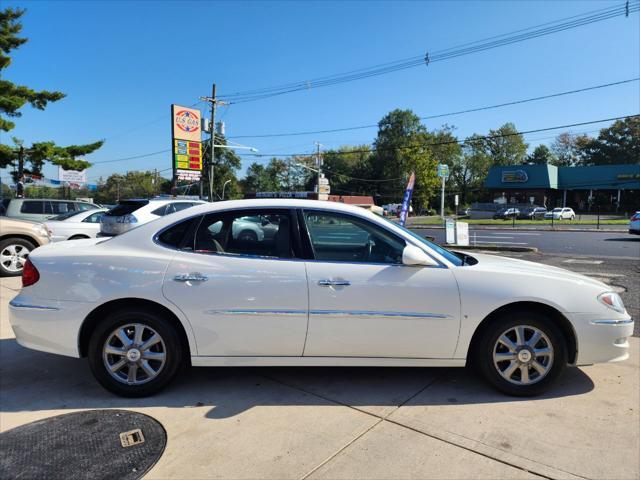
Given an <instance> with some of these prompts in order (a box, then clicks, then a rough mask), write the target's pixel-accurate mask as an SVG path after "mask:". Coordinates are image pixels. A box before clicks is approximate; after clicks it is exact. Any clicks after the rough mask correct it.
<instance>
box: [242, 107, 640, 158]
mask: <svg viewBox="0 0 640 480" xmlns="http://www.w3.org/2000/svg"><path fill="white" fill-rule="evenodd" d="M636 117H640V114H635V115H625V116H622V117H611V118H603V119H600V120H591V121H588V122H579V123H571V124H567V125H559V126H556V127H545V128H538V129H535V130H526V131H521V132H512V133H505V134H498V135H484V136H477V137H473V138H470V137H469V138H466V139H464V140H447V141H443V142H435V143H424V142H420V143H414V144H411V145H403V146H399V147H392V148H367V149H362V150H349V151H337V152H336V151H333V152H331V154H332V155H351V154H357V153H374V152H381V151H395V150H406V149H410V148H419V147H434V146H439V145H452V144H456V143H457V144H461V145H462V144H465V143H469V142H478V141H482V140H491V139H496V138H505V137H513V136H517V135H528V134H531V133H539V132H548V131H550V130H560V129H563V128H571V127H579V126H583V125H592V124H594V123H604V122H613V121H616V120H623V119H628V118H636ZM236 155H238V156H240V157H255V158H262V157H276V158H277V157H302V156H305V155H308V153H286V154H276V155H273V154H269V153H238V154H236Z"/></svg>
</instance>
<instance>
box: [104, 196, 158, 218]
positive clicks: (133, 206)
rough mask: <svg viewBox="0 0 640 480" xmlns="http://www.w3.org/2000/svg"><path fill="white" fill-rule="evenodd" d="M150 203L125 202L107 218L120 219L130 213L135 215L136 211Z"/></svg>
mask: <svg viewBox="0 0 640 480" xmlns="http://www.w3.org/2000/svg"><path fill="white" fill-rule="evenodd" d="M148 203H149V201H148V200H124V201H122V202H120V203H119V204H118V205H116V206H115V207H113V208H112V209H111V210H109V211H108V212H107V213H105V216H107V217H120V216H122V215H127V214H129V213H133V212H135V211H136V210H138V209H140V208H142V207H144V206H145V205H147V204H148Z"/></svg>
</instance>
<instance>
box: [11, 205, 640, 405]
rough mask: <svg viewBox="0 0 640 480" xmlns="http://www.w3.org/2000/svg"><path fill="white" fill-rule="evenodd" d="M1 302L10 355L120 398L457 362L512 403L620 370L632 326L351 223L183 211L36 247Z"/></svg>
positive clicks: (494, 269)
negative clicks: (33, 358)
mask: <svg viewBox="0 0 640 480" xmlns="http://www.w3.org/2000/svg"><path fill="white" fill-rule="evenodd" d="M22 281H23V288H22V290H21V292H20V294H19V295H18V296H17V297H15V298H14V299H13V300H12V301H11V302H10V316H11V324H12V326H13V330H14V332H15V335H16V338H17V340H18V342H19V343H20V344H21V345H23V346H25V347H28V348H33V349H36V350H42V351H45V352H51V353H57V354H61V355H68V356H72V357H88V361H89V365H90V367H91V370H92V371H93V373H94V375H95V377H96V378H97V380H98V381H99V382H100V383H101V384H102V385H103V386H104V387H105V388H107V389H108V390H111V391H112V392H115V393H117V394H120V395H125V396H143V395H149V394H152V393H154V392H157V391H158V390H159V389H161V388H163V387H165V386H166V385H167V384H168V383H169V382H170V381H171V380H172V379H173V378H174V377H175V376H176V375H177V374H178V372H179V371H180V369H181V368H182V367H184V366H185V365H188V364H191V365H194V366H217V367H221V366H266V365H270V366H293V365H295V366H302V365H308V366H317V365H323V366H345V365H348V366H398V367H401V366H412V367H416V366H423V367H431V366H438V367H441V366H450V367H462V366H464V365H466V364H470V365H473V366H475V367H477V370H478V371H479V372H480V373H481V374H482V375H483V376H484V377H485V378H486V380H487V381H488V382H489V383H491V384H492V385H493V386H494V387H496V388H498V389H499V390H501V391H502V392H505V393H507V394H510V395H534V394H538V393H540V392H542V391H544V390H545V389H546V388H548V387H549V386H550V385H551V384H552V382H553V381H554V380H555V379H556V378H557V377H558V375H560V374H561V372H562V371H563V369H564V368H565V367H566V366H567V365H584V364H591V363H596V362H611V361H620V360H624V359H626V358H627V357H628V355H629V353H628V351H629V343H628V337H629V336H630V335H632V332H633V321H632V319H631V317H630V316H629V315H628V314H627V312H626V310H625V308H624V305H623V304H622V301H621V299H620V297H619V296H618V295H617V294H616V293H614V292H612V291H611V288H610V287H608V286H607V285H605V284H603V283H601V282H598V281H595V280H592V279H590V278H587V277H585V276H582V275H579V274H576V273H572V272H569V271H566V270H562V269H560V268H554V267H548V266H544V265H539V264H536V263H531V262H525V261H521V260H514V259H508V258H502V257H498V256H493V255H481V254H477V255H476V254H473V255H468V254H463V253H457V252H451V251H448V250H446V249H444V248H442V247H440V246H438V245H435V244H433V243H431V242H429V241H427V240H425V239H424V238H421V237H420V236H418V235H416V234H414V233H412V232H410V231H409V230H406V229H404V228H402V227H400V226H398V225H396V224H393V223H390V222H388V221H386V220H384V219H383V218H381V217H378V216H376V215H374V214H372V213H370V212H367V211H365V210H363V209H360V208H357V207H349V206H346V205H343V204H339V203H330V202H319V201H309V200H240V201H229V202H220V203H215V204H206V205H200V206H195V207H193V208H190V209H187V210H183V211H181V212H178V213H175V214H173V215H169V216H166V217H162V218H160V219H158V220H156V221H154V222H151V223H148V224H145V225H142V226H140V227H138V228H136V229H134V230H132V231H130V232H128V233H125V234H123V235H121V236H118V237H113V238H107V239H104V238H98V239H90V240H78V241H73V242H62V243H58V244H51V245H47V246H44V247H40V248H38V249H37V250H35V251H34V252H33V253H32V254H31V255H30V256H29V260H28V262H27V263H26V264H25V267H24V273H23V277H22Z"/></svg>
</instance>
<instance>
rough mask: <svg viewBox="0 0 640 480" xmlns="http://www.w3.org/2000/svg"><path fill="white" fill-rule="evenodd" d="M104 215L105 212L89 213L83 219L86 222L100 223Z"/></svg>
mask: <svg viewBox="0 0 640 480" xmlns="http://www.w3.org/2000/svg"><path fill="white" fill-rule="evenodd" d="M102 215H104V212H96V213H92V214H91V215H89V216H88V217H87V218H85V219H84V220H83V222H86V223H100V218H101V217H102Z"/></svg>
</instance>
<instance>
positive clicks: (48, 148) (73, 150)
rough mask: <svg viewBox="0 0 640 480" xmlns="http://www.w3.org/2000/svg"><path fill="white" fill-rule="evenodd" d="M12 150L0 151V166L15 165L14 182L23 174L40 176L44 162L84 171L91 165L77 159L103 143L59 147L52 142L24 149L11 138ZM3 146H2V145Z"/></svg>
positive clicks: (9, 148) (66, 168)
mask: <svg viewBox="0 0 640 480" xmlns="http://www.w3.org/2000/svg"><path fill="white" fill-rule="evenodd" d="M12 140H13V143H14V146H13V148H11V147H8V148H6V149H0V165H1V166H2V167H5V166H7V165H10V164H13V163H17V169H16V170H15V171H14V172H12V175H13V177H14V181H17V180H18V179H19V178H20V177H22V175H23V174H25V173H26V174H32V175H42V167H43V166H44V163H45V162H46V161H49V162H51V163H52V164H53V165H57V166H60V167H62V168H64V169H65V170H84V169H86V168H89V167H90V166H91V163H89V162H87V161H86V160H82V159H79V158H78V157H81V156H84V155H88V154H90V153H92V152H94V151H96V150H97V149H99V148H100V147H101V146H102V145H103V143H104V142H103V141H98V142H94V143H90V144H87V145H69V146H67V147H59V146H57V145H56V144H55V143H53V142H36V143H33V144H31V146H30V147H27V148H25V147H24V144H23V142H22V140H20V139H18V138H15V137H13V138H12ZM3 146H4V145H3Z"/></svg>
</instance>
